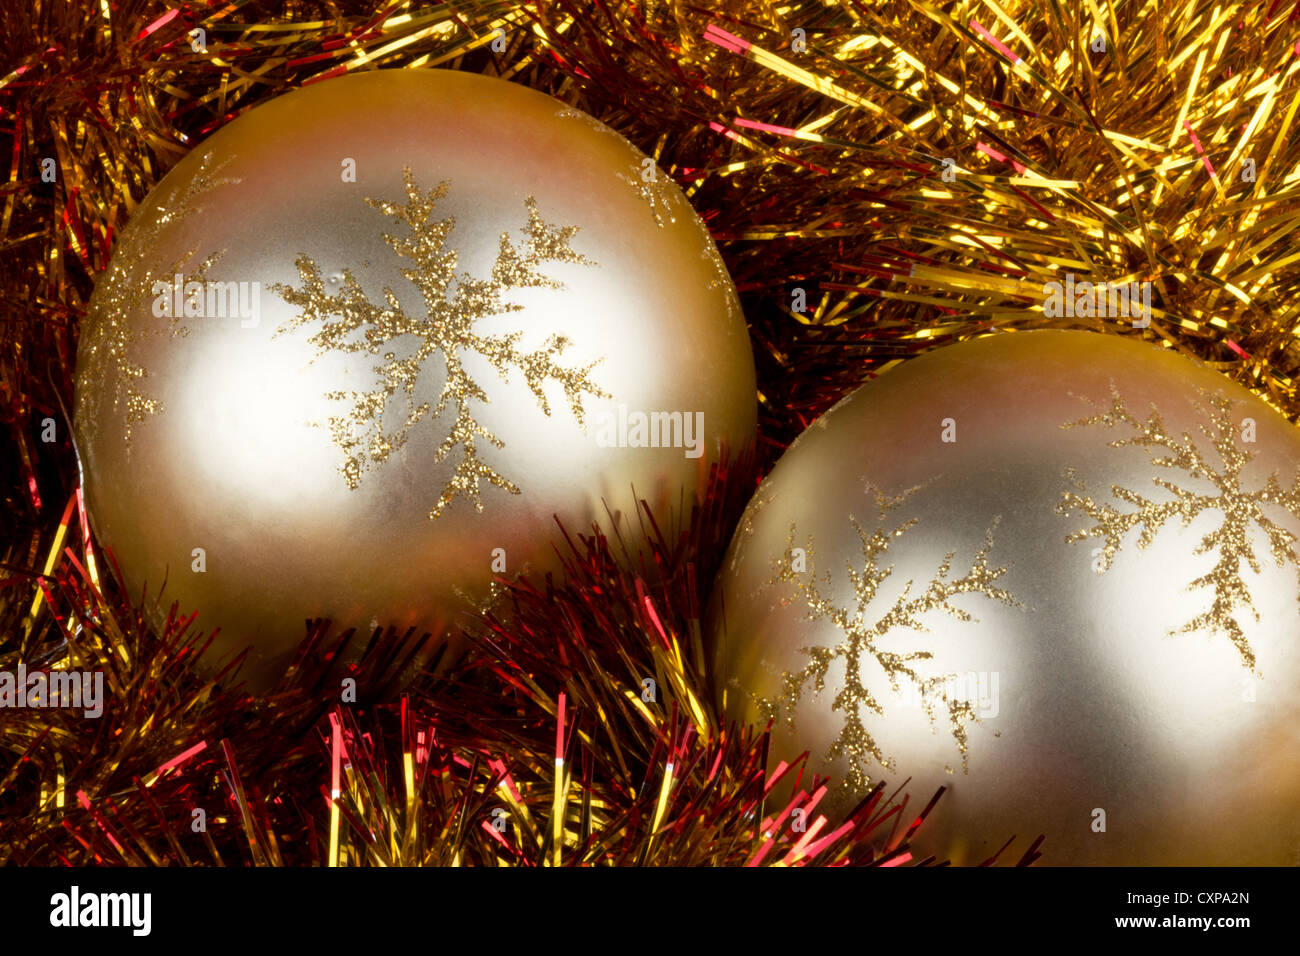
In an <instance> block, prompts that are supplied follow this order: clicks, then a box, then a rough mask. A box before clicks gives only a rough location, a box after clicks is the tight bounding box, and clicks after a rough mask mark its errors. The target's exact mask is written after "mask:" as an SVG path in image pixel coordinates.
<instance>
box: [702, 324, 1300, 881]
mask: <svg viewBox="0 0 1300 956" xmlns="http://www.w3.org/2000/svg"><path fill="white" fill-rule="evenodd" d="M1298 479H1300V433H1298V432H1297V431H1296V429H1295V428H1294V426H1292V425H1290V424H1288V423H1287V422H1286V421H1285V420H1284V419H1283V418H1282V417H1281V416H1279V415H1277V414H1276V413H1275V412H1273V411H1272V410H1271V409H1269V408H1268V407H1267V406H1266V405H1265V404H1263V403H1262V402H1260V401H1259V400H1258V399H1256V398H1255V397H1254V396H1252V395H1251V394H1250V393H1248V392H1247V391H1246V390H1244V389H1243V388H1241V387H1240V386H1238V385H1236V384H1234V383H1231V382H1229V381H1228V380H1226V379H1224V378H1223V377H1222V376H1220V375H1218V374H1217V373H1216V372H1214V371H1213V370H1211V369H1208V368H1206V367H1204V366H1199V365H1197V364H1194V363H1192V362H1190V361H1188V360H1187V359H1185V358H1183V357H1181V356H1178V355H1176V354H1173V353H1169V352H1164V351H1162V350H1160V349H1159V348H1156V347H1154V346H1151V345H1149V344H1146V343H1143V342H1140V341H1133V340H1127V339H1123V338H1120V337H1119V336H1115V335H1102V334H1096V333H1089V332H1062V331H1040V332H1029V333H1023V334H1013V335H999V336H994V337H985V338H980V339H976V340H973V341H970V342H966V343H962V344H959V345H955V346H950V347H946V348H942V349H938V350H935V351H933V352H930V353H928V354H926V355H925V356H923V357H920V358H917V359H915V360H913V361H910V362H907V363H905V364H903V365H901V366H899V367H898V368H896V369H894V370H891V371H889V372H887V373H886V374H884V375H882V376H881V377H880V378H878V379H877V380H875V381H872V382H870V383H868V384H867V385H865V386H863V387H862V388H860V389H859V390H858V391H856V392H855V393H853V394H852V395H850V396H849V397H848V398H846V399H845V400H844V401H842V402H841V403H839V404H838V405H836V406H835V407H834V408H833V409H831V410H830V411H829V412H827V413H826V414H825V415H824V416H822V418H820V419H819V420H818V421H817V422H815V423H814V424H813V425H812V426H811V427H810V428H809V429H808V430H807V431H806V432H804V433H803V435H801V436H800V437H799V439H798V440H797V441H796V442H795V443H794V444H793V445H791V447H790V448H789V450H788V451H787V452H786V454H785V455H784V456H783V457H782V458H781V460H780V461H779V463H778V464H777V465H776V467H775V468H774V469H773V471H772V473H771V474H770V475H769V476H768V478H767V479H766V480H765V481H764V482H763V483H762V485H761V486H760V487H759V489H758V491H757V492H756V494H755V496H754V499H753V500H752V501H751V503H750V505H749V508H748V510H747V511H746V513H745V515H744V517H743V519H742V521H741V523H740V526H739V528H738V530H737V532H736V535H735V537H734V539H733V541H732V545H731V549H730V551H729V554H728V556H727V559H726V562H725V563H724V565H723V569H722V571H721V574H720V578H719V582H718V585H717V587H716V590H715V595H714V598H713V605H712V609H711V617H712V623H711V629H712V640H713V642H714V648H715V652H716V657H715V663H716V674H717V684H718V692H719V694H720V695H721V694H723V693H725V697H726V706H727V713H728V716H729V717H731V718H744V719H747V720H754V721H760V722H761V721H763V720H764V719H765V718H766V717H773V718H775V723H774V741H773V750H772V754H771V757H770V760H771V761H772V762H773V763H774V762H775V761H776V760H778V759H785V760H791V759H793V758H795V757H797V756H798V755H799V754H800V753H801V752H803V751H804V750H807V751H808V752H809V754H810V757H811V760H810V769H811V770H813V771H815V772H820V773H828V774H831V775H833V776H834V777H835V778H836V779H837V780H840V781H846V782H845V783H844V784H843V785H842V786H841V787H840V789H838V790H837V791H836V792H835V793H834V795H833V798H832V801H831V804H830V806H831V810H832V812H835V813H843V812H845V810H846V809H847V808H848V807H850V806H851V805H852V803H853V801H854V799H855V797H856V796H857V795H858V794H861V793H862V792H863V791H864V790H865V789H867V788H868V787H869V786H870V785H873V784H874V783H876V782H878V781H881V780H884V781H887V782H888V785H889V787H890V788H891V790H892V788H894V787H897V786H898V785H900V784H903V783H904V782H905V781H906V780H908V778H910V783H908V784H907V788H906V789H907V791H908V792H909V793H910V794H911V798H912V800H913V801H914V804H913V806H914V807H915V809H916V810H919V809H920V808H921V806H923V805H924V803H925V802H926V801H928V800H929V798H930V797H931V795H933V793H934V792H935V791H936V790H937V788H939V787H940V786H946V787H948V788H949V790H948V792H947V793H946V794H945V795H944V797H943V798H942V800H941V801H940V803H939V806H938V808H937V810H936V812H935V813H934V814H933V815H932V816H931V817H930V818H929V819H928V820H927V822H926V824H925V826H924V827H922V830H921V831H920V834H919V835H918V840H917V843H916V849H917V850H918V851H919V852H920V853H922V854H925V853H933V854H935V855H937V856H939V857H941V858H950V859H953V860H954V861H955V862H965V863H974V862H979V861H981V860H983V859H986V858H988V857H990V856H992V855H993V853H994V852H995V851H997V850H998V849H999V847H1001V845H1002V844H1003V843H1004V842H1005V841H1006V840H1007V839H1009V838H1010V837H1012V836H1013V835H1014V836H1016V837H1017V838H1018V839H1017V842H1016V844H1015V845H1014V846H1013V850H1012V851H1010V853H1009V857H1010V859H1011V860H1014V858H1016V857H1017V856H1018V855H1019V853H1021V852H1023V851H1024V850H1025V849H1026V848H1027V846H1028V844H1029V841H1030V840H1031V839H1033V837H1035V836H1037V835H1038V834H1039V833H1042V834H1044V835H1045V836H1046V842H1045V844H1044V847H1043V850H1044V853H1045V859H1044V862H1046V863H1058V864H1131V865H1157V864H1174V865H1196V864H1226V865H1235V864H1295V863H1297V862H1298V861H1300V856H1298V854H1300V605H1298V604H1297V600H1298V598H1300V582H1298V579H1297V572H1298V571H1300V558H1298V557H1297V555H1298V554H1300V546H1298V545H1297V543H1296V536H1297V535H1298V534H1300V485H1297V481H1298ZM798 549H801V550H798ZM791 721H793V722H791ZM916 801H919V802H916ZM909 812H910V811H909Z"/></svg>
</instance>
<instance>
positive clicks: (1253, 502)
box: [1056, 386, 1300, 670]
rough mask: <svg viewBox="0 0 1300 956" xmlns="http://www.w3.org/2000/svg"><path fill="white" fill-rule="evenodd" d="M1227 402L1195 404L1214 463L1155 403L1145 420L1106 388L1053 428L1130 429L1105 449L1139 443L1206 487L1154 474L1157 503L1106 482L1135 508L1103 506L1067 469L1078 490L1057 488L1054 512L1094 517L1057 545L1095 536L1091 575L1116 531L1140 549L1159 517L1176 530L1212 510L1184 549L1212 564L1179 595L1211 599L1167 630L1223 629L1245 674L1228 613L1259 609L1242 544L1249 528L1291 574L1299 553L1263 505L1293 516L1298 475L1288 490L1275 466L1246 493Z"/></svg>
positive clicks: (1114, 543)
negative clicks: (1081, 412) (1098, 544)
mask: <svg viewBox="0 0 1300 956" xmlns="http://www.w3.org/2000/svg"><path fill="white" fill-rule="evenodd" d="M1231 407H1232V406H1231V402H1229V401H1228V399H1226V398H1224V397H1223V396H1221V395H1216V396H1213V397H1212V398H1210V399H1209V407H1208V408H1206V407H1204V406H1202V412H1203V413H1204V414H1205V416H1206V418H1207V419H1208V420H1209V424H1208V425H1201V426H1200V429H1201V433H1202V434H1203V435H1204V436H1205V437H1206V438H1207V439H1208V440H1209V441H1210V442H1211V444H1212V445H1213V447H1214V453H1215V455H1216V456H1217V458H1218V465H1217V466H1216V465H1213V464H1211V462H1210V461H1209V460H1208V459H1207V457H1206V456H1205V455H1203V454H1202V453H1201V450H1200V448H1198V447H1197V444H1196V442H1195V441H1193V439H1192V436H1191V435H1189V434H1187V433H1186V432H1184V433H1183V436H1182V438H1181V439H1180V438H1175V437H1174V436H1173V435H1171V434H1170V433H1169V430H1168V429H1167V428H1166V427H1165V423H1164V420H1163V419H1162V418H1161V417H1160V413H1159V412H1158V411H1157V410H1156V407H1155V405H1152V406H1151V411H1150V413H1149V414H1148V415H1147V419H1146V421H1145V422H1143V421H1139V420H1138V419H1137V418H1135V417H1134V416H1133V415H1132V414H1131V413H1130V412H1129V410H1128V408H1127V407H1126V406H1125V404H1124V399H1123V398H1122V397H1121V396H1120V394H1119V392H1118V390H1116V389H1115V387H1114V386H1112V387H1111V406H1110V410H1109V411H1106V412H1102V413H1099V414H1097V415H1092V416H1089V417H1087V418H1083V419H1080V420H1079V421H1076V422H1068V423H1066V424H1065V425H1062V426H1061V427H1062V428H1075V427H1078V426H1082V425H1104V426H1106V427H1107V428H1118V427H1121V426H1124V427H1127V428H1128V429H1130V434H1129V435H1127V436H1126V437H1122V438H1116V439H1115V440H1114V441H1112V442H1110V443H1109V445H1110V447H1111V448H1141V449H1142V450H1143V451H1145V452H1146V454H1147V456H1148V457H1149V458H1150V459H1151V464H1153V465H1155V466H1156V467H1157V468H1164V469H1168V471H1170V472H1175V471H1179V472H1183V473H1185V474H1186V475H1187V477H1188V478H1192V479H1197V480H1199V481H1202V482H1205V483H1206V484H1207V485H1208V486H1209V488H1210V490H1209V491H1204V492H1202V491H1193V490H1190V489H1187V488H1183V487H1181V486H1180V485H1177V484H1175V483H1174V482H1172V481H1170V480H1169V479H1167V478H1164V477H1162V476H1160V475H1157V476H1155V477H1153V478H1152V479H1151V481H1152V483H1153V484H1154V485H1156V487H1158V488H1161V489H1163V490H1164V491H1165V492H1167V493H1168V494H1169V495H1170V497H1169V498H1168V500H1165V501H1153V500H1152V499H1150V498H1147V497H1145V496H1143V495H1141V494H1139V493H1138V492H1136V491H1132V490H1130V489H1128V488H1123V487H1121V486H1119V485H1112V486H1111V489H1110V491H1111V494H1112V495H1113V496H1114V497H1115V498H1117V499H1119V500H1120V501H1123V502H1126V503H1128V504H1130V505H1132V506H1133V507H1134V508H1135V509H1136V510H1134V511H1119V510H1118V509H1116V508H1114V507H1112V506H1111V505H1103V504H1098V503H1097V502H1096V501H1094V500H1093V499H1092V498H1090V497H1088V495H1087V494H1086V488H1085V487H1084V486H1083V484H1082V483H1081V482H1079V481H1077V479H1076V478H1075V475H1074V471H1073V470H1072V469H1071V470H1069V471H1067V473H1066V474H1067V477H1068V478H1069V479H1070V480H1071V481H1074V483H1075V485H1076V486H1077V487H1078V489H1079V490H1078V491H1077V492H1075V491H1066V492H1064V493H1063V495H1062V497H1061V501H1060V502H1058V504H1057V506H1056V511H1057V513H1058V514H1060V515H1065V516H1068V515H1071V514H1073V513H1074V512H1076V511H1077V512H1080V513H1082V514H1084V515H1086V516H1087V517H1089V518H1091V519H1092V520H1093V521H1094V522H1095V524H1093V526H1092V527H1090V528H1085V529H1083V530H1081V531H1076V532H1074V533H1073V534H1071V535H1070V536H1069V537H1067V538H1066V541H1068V542H1070V543H1073V542H1076V541H1085V540H1087V539H1088V538H1096V539H1098V540H1100V541H1103V542H1105V544H1104V545H1103V547H1102V549H1101V556H1100V557H1101V560H1100V562H1099V567H1098V573H1103V572H1105V571H1107V570H1109V568H1110V566H1111V563H1112V562H1113V561H1114V559H1115V555H1116V554H1117V553H1118V552H1119V549H1120V546H1121V544H1122V542H1123V539H1124V537H1125V535H1127V534H1128V533H1129V531H1131V530H1133V529H1135V528H1141V535H1140V536H1139V537H1138V547H1139V548H1145V547H1147V546H1148V545H1150V544H1151V543H1152V542H1153V541H1155V537H1156V535H1157V534H1159V532H1160V530H1161V528H1162V527H1163V526H1164V524H1165V522H1166V521H1168V520H1170V519H1171V518H1178V519H1180V520H1181V521H1182V523H1183V526H1184V527H1186V526H1188V525H1190V524H1191V523H1192V520H1193V519H1194V518H1196V517H1198V516H1199V515H1201V514H1203V513H1206V512H1210V513H1213V512H1218V513H1220V514H1221V515H1222V520H1221V521H1220V523H1219V526H1218V527H1217V528H1215V529H1214V530H1212V531H1210V532H1208V533H1207V534H1206V535H1205V536H1204V537H1203V538H1201V542H1200V544H1198V545H1197V547H1196V549H1195V551H1194V553H1195V554H1206V553H1209V552H1216V553H1217V555H1218V561H1217V562H1216V563H1215V565H1214V568H1213V569H1212V570H1210V571H1209V572H1208V573H1206V574H1203V575H1202V576H1201V577H1199V578H1197V579H1196V580H1194V581H1192V582H1191V584H1189V585H1188V586H1187V589H1188V590H1189V591H1190V590H1194V589H1196V588H1212V589H1213V592H1214V599H1213V602H1212V603H1211V605H1210V608H1209V610H1207V611H1205V612H1203V613H1201V614H1198V615H1196V616H1195V617H1194V618H1192V619H1191V620H1190V621H1188V622H1187V623H1185V624H1184V625H1183V626H1182V627H1181V628H1178V629H1177V630H1171V631H1170V633H1171V634H1187V633H1190V632H1192V631H1199V630H1208V631H1210V632H1211V633H1219V634H1226V635H1227V636H1228V638H1229V639H1230V640H1231V641H1232V643H1233V646H1235V647H1236V648H1237V650H1238V652H1240V654H1241V659H1242V661H1243V662H1244V663H1245V664H1246V666H1247V667H1249V668H1250V669H1251V670H1254V668H1255V652H1254V651H1253V650H1252V649H1251V646H1250V642H1249V641H1247V640H1246V635H1245V633H1244V632H1243V630H1242V627H1241V623H1240V621H1239V620H1238V616H1239V612H1240V611H1241V610H1242V609H1243V608H1244V609H1245V610H1247V611H1249V612H1250V613H1251V614H1253V615H1254V617H1255V620H1259V613H1258V612H1257V611H1256V610H1255V605H1254V602H1253V601H1252V600H1251V596H1250V589H1249V588H1248V587H1247V586H1246V583H1245V581H1244V580H1243V579H1242V568H1241V565H1242V562H1243V561H1244V562H1245V563H1246V564H1247V565H1248V566H1249V567H1250V569H1251V570H1252V571H1254V572H1255V573H1256V574H1259V572H1260V567H1259V560H1258V559H1257V558H1256V556H1255V550H1254V548H1253V547H1252V545H1251V535H1252V529H1253V528H1254V527H1258V528H1259V529H1260V530H1261V531H1262V532H1263V533H1264V536H1265V537H1266V538H1267V539H1268V543H1269V548H1270V550H1271V551H1272V553H1273V558H1274V560H1275V561H1276V562H1277V565H1278V567H1282V566H1283V565H1285V564H1286V563H1287V562H1290V563H1291V564H1293V565H1295V566H1296V567H1297V569H1298V570H1300V557H1297V555H1296V552H1295V548H1294V545H1295V542H1296V536H1295V535H1294V534H1292V533H1291V532H1290V531H1288V530H1287V529H1285V528H1283V527H1281V526H1280V525H1278V524H1277V522H1275V521H1274V520H1273V519H1272V518H1270V517H1269V515H1268V514H1267V513H1266V512H1265V511H1264V507H1265V506H1266V505H1273V506H1275V507H1277V508H1281V509H1283V510H1285V511H1287V512H1290V513H1291V514H1292V515H1294V516H1295V517H1298V518H1300V471H1297V475H1296V477H1295V478H1294V479H1293V480H1292V482H1291V487H1290V488H1289V489H1284V488H1283V487H1282V485H1281V484H1280V483H1279V481H1278V478H1277V473H1276V472H1274V473H1273V474H1271V475H1269V477H1268V479H1267V480H1266V481H1265V482H1264V484H1263V486H1262V487H1259V488H1256V489H1254V490H1250V491H1248V490H1247V489H1245V488H1243V487H1242V485H1241V471H1242V469H1243V468H1244V467H1245V466H1246V465H1247V464H1248V463H1249V462H1250V461H1251V460H1252V459H1253V458H1254V457H1255V454H1254V452H1250V451H1246V450H1244V449H1242V448H1238V447H1237V442H1236V428H1235V426H1234V424H1233V422H1232V418H1231V415H1230V412H1231Z"/></svg>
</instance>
